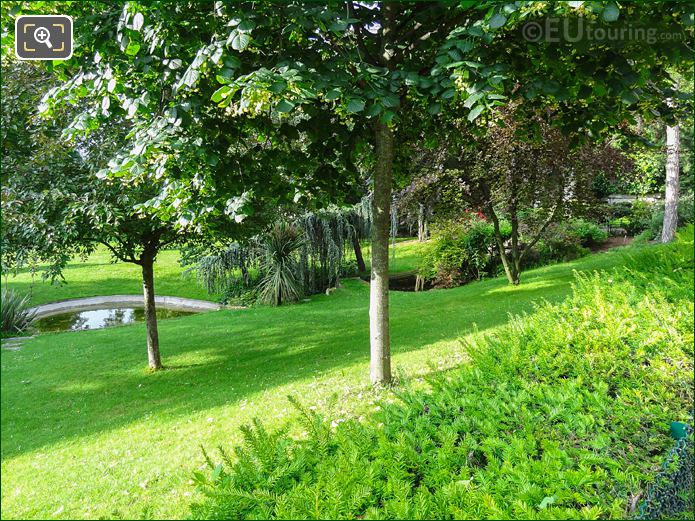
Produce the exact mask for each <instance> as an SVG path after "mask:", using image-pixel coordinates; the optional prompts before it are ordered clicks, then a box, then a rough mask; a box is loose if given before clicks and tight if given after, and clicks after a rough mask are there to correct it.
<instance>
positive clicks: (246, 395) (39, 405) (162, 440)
mask: <svg viewBox="0 0 695 521" xmlns="http://www.w3.org/2000/svg"><path fill="white" fill-rule="evenodd" d="M621 259H622V256H621V253H620V252H618V251H616V252H610V253H603V254H598V255H593V256H590V257H587V258H584V259H580V260H578V261H575V262H573V263H570V264H563V265H555V266H547V267H544V268H541V269H537V270H533V271H531V272H528V273H526V274H524V276H523V283H522V285H521V286H519V287H511V286H508V285H507V284H506V282H505V280H503V279H501V278H498V279H494V280H488V281H483V282H479V283H475V284H470V285H468V286H465V287H461V288H457V289H453V290H440V291H430V292H426V293H393V294H392V308H391V313H392V342H393V363H394V366H395V368H396V373H397V374H398V375H400V376H401V377H408V378H412V377H417V375H421V374H423V373H426V372H428V371H431V370H437V369H439V368H443V367H449V366H452V365H455V364H456V363H457V362H458V361H460V360H461V358H462V357H464V356H465V353H463V352H462V351H461V348H460V344H459V341H458V339H459V338H461V337H462V336H466V335H469V334H474V331H475V329H476V327H477V328H478V329H480V330H490V329H491V328H495V327H498V326H500V325H503V324H504V323H506V321H507V314H508V313H510V312H514V313H517V312H522V311H530V310H532V307H533V304H532V303H533V301H534V300H536V299H539V298H546V299H549V300H551V301H556V300H559V299H561V298H563V297H564V296H565V295H566V294H567V293H568V292H569V289H570V284H571V281H572V270H573V269H581V270H594V269H605V268H610V267H612V266H615V265H616V264H619V263H620V262H621ZM107 280H113V278H112V277H107ZM84 284H85V286H84V289H83V290H82V291H84V294H90V291H91V292H92V293H91V294H95V293H104V287H105V285H104V284H103V283H101V282H99V283H98V285H99V288H98V290H97V289H94V290H91V289H90V288H89V286H88V282H87V281H85V282H84ZM163 285H164V284H162V283H161V282H160V288H161V287H162V286H163ZM172 287H173V286H172ZM184 289H185V288H184ZM122 291H123V290H121V289H118V292H122ZM160 291H162V292H164V291H163V290H161V289H160ZM169 293H171V291H169ZM71 296H72V295H71ZM37 298H38V297H37ZM367 309H368V287H367V285H366V284H363V283H361V282H358V281H347V282H346V283H345V286H344V288H342V289H340V290H338V291H337V292H336V293H334V294H333V295H331V296H329V297H327V296H325V295H320V296H315V297H313V298H312V300H311V302H309V303H305V304H301V305H296V306H290V307H285V308H278V309H269V308H257V309H250V310H243V311H220V312H216V313H211V314H204V315H195V316H190V317H183V318H178V319H172V320H169V321H162V322H161V323H160V339H161V345H162V353H163V357H164V363H165V364H166V365H167V366H168V367H169V369H168V370H166V371H162V372H160V373H157V374H147V373H146V372H145V371H144V369H143V368H144V365H145V347H144V327H143V326H142V325H141V324H140V325H134V326H126V327H122V328H115V329H111V330H101V331H84V332H76V333H58V334H47V335H42V336H40V337H37V338H35V339H33V340H30V341H28V342H26V344H25V346H24V348H23V349H22V350H21V351H16V352H8V351H3V352H2V413H3V414H2V473H3V480H2V516H3V518H17V517H22V518H26V517H47V516H53V517H62V518H82V517H91V518H94V517H99V516H105V517H129V518H131V517H142V516H156V517H181V516H185V515H186V512H187V505H188V503H189V502H190V499H191V495H192V494H195V491H194V489H193V488H192V486H191V485H190V484H189V483H188V481H189V478H190V475H191V474H190V473H191V470H192V469H194V468H196V467H197V466H199V465H200V464H201V463H202V458H201V454H200V451H199V445H200V444H204V445H205V446H206V447H208V448H209V447H215V446H217V445H219V444H225V445H226V446H228V444H229V443H230V442H232V441H237V440H238V431H237V427H238V426H239V425H241V424H243V423H246V422H248V421H249V420H250V419H251V418H252V417H255V416H257V417H261V418H263V419H264V420H266V421H267V422H268V423H269V424H270V425H272V424H277V423H280V422H282V421H284V418H286V417H287V415H288V414H290V413H289V410H290V408H289V407H288V403H287V400H286V398H285V397H286V396H287V395H288V394H293V395H297V396H299V397H300V398H301V400H302V401H303V402H304V403H307V404H312V405H316V406H317V407H318V409H319V410H320V411H322V412H323V413H324V414H326V415H327V416H329V417H334V418H341V417H346V416H347V415H350V414H361V413H364V412H365V411H368V410H370V409H371V408H372V407H373V406H374V400H376V399H378V398H379V393H378V392H377V391H373V390H371V388H370V387H369V386H368V385H367V374H368V351H369V348H368V342H369V340H368V329H367V323H368V321H367Z"/></svg>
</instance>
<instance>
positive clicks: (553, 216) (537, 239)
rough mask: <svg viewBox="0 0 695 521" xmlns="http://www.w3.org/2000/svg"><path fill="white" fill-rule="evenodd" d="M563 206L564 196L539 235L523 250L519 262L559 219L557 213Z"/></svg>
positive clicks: (541, 228) (539, 231)
mask: <svg viewBox="0 0 695 521" xmlns="http://www.w3.org/2000/svg"><path fill="white" fill-rule="evenodd" d="M561 206H562V195H560V201H558V202H557V204H556V205H555V208H553V211H552V212H551V213H550V216H549V217H548V218H547V219H546V220H545V222H544V223H543V226H541V227H540V229H539V230H538V233H537V234H536V237H535V238H534V239H533V240H532V241H531V242H530V243H528V245H527V246H526V247H525V248H524V249H523V251H522V252H521V255H520V256H519V262H521V259H523V258H524V255H526V252H527V251H529V250H530V249H531V248H533V247H534V246H535V245H536V243H537V242H538V241H539V240H540V238H541V236H542V235H543V233H544V232H545V230H546V229H547V228H548V226H549V225H550V223H552V222H553V221H554V220H555V219H556V218H557V213H558V212H559V211H560V207H561Z"/></svg>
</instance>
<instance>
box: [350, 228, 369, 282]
mask: <svg viewBox="0 0 695 521" xmlns="http://www.w3.org/2000/svg"><path fill="white" fill-rule="evenodd" d="M352 249H353V250H355V260H357V269H358V270H359V272H360V273H364V272H366V271H367V265H366V264H365V263H364V257H363V256H362V246H360V240H359V239H358V238H357V237H356V236H355V235H353V236H352Z"/></svg>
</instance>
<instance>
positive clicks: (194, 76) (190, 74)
mask: <svg viewBox="0 0 695 521" xmlns="http://www.w3.org/2000/svg"><path fill="white" fill-rule="evenodd" d="M199 74H200V71H198V69H192V68H189V69H188V70H187V71H186V74H184V75H183V78H181V80H182V81H183V83H185V84H186V85H188V86H189V87H192V86H193V85H195V82H196V81H198V76H199Z"/></svg>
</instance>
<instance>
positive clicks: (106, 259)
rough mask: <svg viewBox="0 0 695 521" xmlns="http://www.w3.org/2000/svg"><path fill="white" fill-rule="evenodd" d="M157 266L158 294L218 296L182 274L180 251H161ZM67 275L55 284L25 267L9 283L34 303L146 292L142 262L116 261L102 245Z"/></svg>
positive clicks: (11, 287)
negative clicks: (144, 290)
mask: <svg viewBox="0 0 695 521" xmlns="http://www.w3.org/2000/svg"><path fill="white" fill-rule="evenodd" d="M154 269H155V292H156V293H157V295H167V296H174V297H188V298H195V299H202V300H216V298H215V296H214V295H208V293H207V291H205V290H204V289H203V288H201V287H200V286H198V285H197V284H196V283H195V280H193V279H192V278H189V277H182V273H183V271H184V269H183V268H182V267H181V266H180V265H179V252H178V251H176V250H167V251H163V252H161V253H160V254H159V255H158V256H157V260H156V262H155V268H154ZM63 275H64V277H65V282H64V283H61V282H59V281H56V282H55V283H53V284H51V283H50V281H44V280H43V279H42V278H41V273H40V272H37V273H35V274H33V275H32V273H31V272H30V271H29V270H22V271H21V272H20V273H18V274H17V276H9V277H8V278H7V287H8V288H10V289H14V290H16V291H19V292H20V293H22V294H27V293H30V294H31V303H32V304H33V305H38V304H45V303H46V302H55V301H58V300H67V299H72V298H82V297H95V296H100V295H137V294H141V293H142V271H141V268H140V266H138V265H136V264H129V263H125V262H116V263H114V262H113V257H112V255H111V254H110V253H109V252H108V250H106V248H100V249H99V250H97V251H96V252H94V253H93V254H92V255H90V256H89V257H88V258H87V260H86V261H85V262H73V263H71V264H69V265H68V266H67V267H66V268H65V270H64V272H63ZM3 282H4V281H3Z"/></svg>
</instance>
